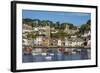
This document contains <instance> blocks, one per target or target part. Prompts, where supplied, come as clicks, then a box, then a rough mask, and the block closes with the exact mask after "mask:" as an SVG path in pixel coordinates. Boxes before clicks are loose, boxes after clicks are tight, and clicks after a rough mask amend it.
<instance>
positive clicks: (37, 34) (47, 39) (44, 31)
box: [22, 24, 91, 47]
mask: <svg viewBox="0 0 100 73" xmlns="http://www.w3.org/2000/svg"><path fill="white" fill-rule="evenodd" d="M22 28H23V30H22V31H23V32H22V33H23V34H22V36H23V45H26V46H29V45H30V46H35V47H36V46H42V47H57V46H64V47H84V46H88V47H90V46H91V41H90V39H89V38H90V37H89V36H91V35H90V34H91V32H90V31H88V32H86V33H84V34H83V35H81V37H83V38H85V39H86V40H84V39H82V38H79V37H77V35H71V36H70V38H68V37H67V36H66V37H64V38H63V39H61V38H51V33H58V32H59V30H56V29H55V28H53V27H52V28H50V26H38V27H32V26H29V25H27V24H23V26H22ZM78 31H79V30H78V29H73V30H71V29H69V26H68V25H66V28H65V30H64V32H66V33H68V34H74V33H76V32H78ZM88 37H89V38H88ZM84 42H87V45H84Z"/></svg>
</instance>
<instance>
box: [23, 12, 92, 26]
mask: <svg viewBox="0 0 100 73" xmlns="http://www.w3.org/2000/svg"><path fill="white" fill-rule="evenodd" d="M22 18H30V19H40V20H50V21H52V22H54V23H55V22H58V21H59V22H60V23H65V22H67V23H72V24H74V25H76V26H80V25H82V24H85V23H86V22H87V21H88V20H89V19H91V14H90V13H78V12H56V11H37V10H23V11H22Z"/></svg>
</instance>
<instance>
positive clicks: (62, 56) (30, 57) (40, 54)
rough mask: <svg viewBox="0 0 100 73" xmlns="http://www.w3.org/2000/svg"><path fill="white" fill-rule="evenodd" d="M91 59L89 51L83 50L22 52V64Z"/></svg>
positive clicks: (41, 49) (50, 49) (64, 49)
mask: <svg viewBox="0 0 100 73" xmlns="http://www.w3.org/2000/svg"><path fill="white" fill-rule="evenodd" d="M88 59H91V49H85V48H83V49H82V48H79V49H77V48H60V49H57V48H56V49H55V48H49V49H46V48H44V49H43V48H35V49H34V50H32V52H30V53H26V52H25V51H23V60H22V61H23V63H28V62H46V61H71V60H88Z"/></svg>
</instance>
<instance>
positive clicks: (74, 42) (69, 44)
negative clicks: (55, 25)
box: [65, 38, 84, 47]
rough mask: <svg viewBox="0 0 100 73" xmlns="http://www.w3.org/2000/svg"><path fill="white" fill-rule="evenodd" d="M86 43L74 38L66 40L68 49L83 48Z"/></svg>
mask: <svg viewBox="0 0 100 73" xmlns="http://www.w3.org/2000/svg"><path fill="white" fill-rule="evenodd" d="M83 43H84V41H83V40H82V39H80V38H76V39H75V38H74V39H72V38H71V39H68V40H65V46H67V47H77V46H80V47H81V46H82V44H83Z"/></svg>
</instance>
